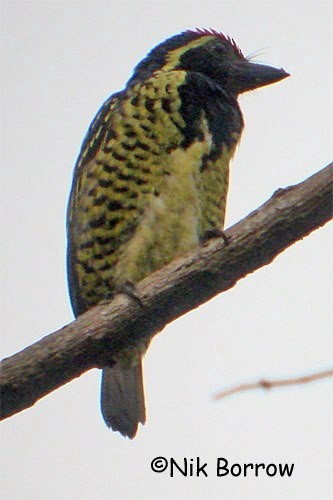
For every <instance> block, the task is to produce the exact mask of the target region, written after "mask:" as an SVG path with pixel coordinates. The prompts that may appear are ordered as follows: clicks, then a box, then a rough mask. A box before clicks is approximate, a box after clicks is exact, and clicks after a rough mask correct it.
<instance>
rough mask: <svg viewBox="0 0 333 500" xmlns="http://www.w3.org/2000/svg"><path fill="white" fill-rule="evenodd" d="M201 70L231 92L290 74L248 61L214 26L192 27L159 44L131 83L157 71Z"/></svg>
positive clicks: (237, 92) (265, 83)
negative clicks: (210, 28)
mask: <svg viewBox="0 0 333 500" xmlns="http://www.w3.org/2000/svg"><path fill="white" fill-rule="evenodd" d="M177 70H184V71H188V72H195V73H200V74H202V75H204V76H206V77H208V78H210V79H211V80H213V81H214V83H215V84H217V85H219V86H220V87H221V88H222V89H223V90H225V91H227V92H228V93H231V94H235V95H238V94H240V93H242V92H246V91H247V90H252V89H255V88H257V87H262V86H264V85H269V84H270V83H274V82H277V81H279V80H282V79H283V78H286V77H287V76H289V75H288V73H286V72H285V71H284V70H283V69H277V68H273V67H271V66H264V65H261V64H255V63H252V62H250V61H248V60H247V59H246V58H245V57H244V55H243V54H242V52H241V50H240V49H239V48H238V47H237V45H236V43H235V42H234V40H232V39H231V38H228V37H226V36H225V35H223V34H222V33H219V32H217V31H214V30H207V29H197V30H193V31H191V30H189V31H185V32H184V33H181V34H180V35H176V36H174V37H171V38H169V39H168V40H166V41H165V42H162V43H161V44H160V45H158V46H157V47H155V48H154V49H153V50H152V51H151V52H150V53H149V54H148V55H147V57H146V58H145V59H143V61H141V62H140V63H139V64H138V65H137V67H136V68H135V70H134V74H133V76H132V78H131V79H130V80H129V82H128V83H129V84H130V85H132V84H135V83H138V82H140V81H143V80H146V79H147V78H149V77H150V76H152V75H153V73H154V72H156V71H177Z"/></svg>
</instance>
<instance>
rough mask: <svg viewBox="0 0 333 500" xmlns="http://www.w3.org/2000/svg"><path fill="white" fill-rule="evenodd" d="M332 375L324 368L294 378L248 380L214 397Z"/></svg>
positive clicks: (221, 397)
mask: <svg viewBox="0 0 333 500" xmlns="http://www.w3.org/2000/svg"><path fill="white" fill-rule="evenodd" d="M330 377H333V369H332V370H324V371H321V372H316V373H312V374H311V375H303V376H302V377H295V378H282V379H279V380H267V379H261V380H258V381H257V382H248V383H245V384H239V385H235V386H233V387H229V388H228V389H225V390H224V391H221V392H218V393H217V394H216V395H215V396H214V399H223V398H226V397H228V396H232V395H233V394H236V393H238V392H245V391H252V390H255V389H266V390H268V389H274V388H276V387H286V386H290V385H303V384H308V383H310V382H316V381H317V380H321V379H323V378H330Z"/></svg>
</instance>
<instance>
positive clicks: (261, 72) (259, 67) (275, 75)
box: [228, 59, 290, 94]
mask: <svg viewBox="0 0 333 500" xmlns="http://www.w3.org/2000/svg"><path fill="white" fill-rule="evenodd" d="M229 75H230V81H228V86H229V88H232V90H233V91H234V92H235V93H236V94H241V93H242V92H247V91H248V90H254V89H256V88H258V87H263V86H265V85H270V84H271V83H275V82H278V81H280V80H283V79H284V78H287V76H290V75H289V73H287V72H286V71H285V70H284V69H282V68H280V69H278V68H273V67H272V66H265V65H264V64H255V63H252V62H249V61H247V60H246V59H245V60H243V61H239V62H237V63H233V64H232V65H231V67H230V68H229Z"/></svg>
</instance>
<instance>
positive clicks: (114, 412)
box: [101, 359, 146, 439]
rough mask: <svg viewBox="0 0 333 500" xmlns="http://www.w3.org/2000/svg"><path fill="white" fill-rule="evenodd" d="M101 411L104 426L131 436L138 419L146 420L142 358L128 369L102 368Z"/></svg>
mask: <svg viewBox="0 0 333 500" xmlns="http://www.w3.org/2000/svg"><path fill="white" fill-rule="evenodd" d="M101 410H102V415H103V418H104V420H105V423H106V425H107V426H108V427H111V428H112V430H114V431H119V432H120V433H121V434H122V435H123V436H127V437H129V438H130V439H133V438H134V436H135V434H136V432H137V430H138V425H139V422H141V423H142V424H144V423H145V422H146V410H145V398H144V390H143V379H142V359H140V361H139V363H138V364H137V365H135V366H132V367H131V368H128V369H125V368H122V367H120V366H119V365H118V366H117V365H116V366H114V367H112V368H104V370H103V374H102V393H101Z"/></svg>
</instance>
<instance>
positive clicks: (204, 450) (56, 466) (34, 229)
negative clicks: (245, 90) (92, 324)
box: [0, 0, 333, 500]
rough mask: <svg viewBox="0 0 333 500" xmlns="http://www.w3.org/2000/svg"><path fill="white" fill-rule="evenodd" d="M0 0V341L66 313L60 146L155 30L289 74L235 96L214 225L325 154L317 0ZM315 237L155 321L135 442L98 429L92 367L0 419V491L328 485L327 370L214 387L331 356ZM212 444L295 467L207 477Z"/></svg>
mask: <svg viewBox="0 0 333 500" xmlns="http://www.w3.org/2000/svg"><path fill="white" fill-rule="evenodd" d="M1 5H2V63H1V65H2V66H1V83H2V87H1V105H2V108H1V125H2V127H1V140H2V160H1V202H2V209H3V217H2V230H1V232H2V244H1V252H2V254H3V256H2V258H1V263H2V280H1V282H2V285H3V291H2V298H1V301H0V303H1V310H2V317H1V322H2V330H3V333H2V341H1V344H2V353H3V355H4V356H8V355H10V354H13V353H14V352H16V351H18V350H21V349H22V348H24V347H26V346H28V345H30V344H31V343H33V342H34V341H36V340H37V339H39V338H41V337H42V336H44V335H46V334H47V333H50V332H52V331H54V330H56V329H58V328H60V327H61V326H63V325H65V324H67V323H68V322H70V321H71V320H72V312H71V309H70V305H69V300H68V293H67V284H66V271H65V245H66V242H65V208H66V203H67V198H68V192H69V188H70V184H71V178H72V170H73V165H74V162H75V159H76V156H77V154H78V151H79V148H80V145H81V142H82V139H83V137H84V134H85V132H86V129H87V127H88V125H89V123H90V121H91V120H92V118H93V116H94V115H95V113H96V111H97V110H98V108H99V106H100V105H101V104H102V102H103V101H104V100H105V99H106V98H107V97H108V96H109V95H110V94H111V93H113V92H115V91H118V90H120V89H121V88H123V86H124V85H125V83H126V81H127V79H128V78H129V77H130V75H131V72H132V69H133V67H134V66H135V64H136V63H137V62H138V61H140V60H141V59H142V57H143V56H144V55H145V54H146V53H147V52H148V51H149V50H150V49H151V48H152V47H154V46H155V45H156V44H157V43H159V42H161V41H162V40H163V39H165V38H167V37H168V36H170V35H173V34H175V33H177V32H180V31H182V30H184V29H187V28H194V27H212V28H215V29H217V30H220V31H223V32H224V33H226V34H229V35H231V36H232V37H233V38H235V40H236V41H237V42H238V44H239V45H240V47H241V49H242V50H243V52H244V53H245V54H247V55H249V54H253V53H255V54H258V55H257V57H256V60H257V61H260V62H264V63H268V64H271V65H275V66H277V67H281V66H283V67H284V68H285V69H286V70H287V71H288V72H290V73H291V75H292V76H291V77H290V78H289V79H287V80H285V81H283V82H281V83H279V84H276V85H272V86H269V87H267V88H265V89H261V90H258V91H256V92H252V93H250V94H246V95H244V96H243V97H242V98H241V106H242V109H243V112H244V115H245V121H246V129H245V132H244V135H243V139H242V143H241V145H240V148H239V150H238V152H237V154H236V157H235V159H234V161H233V163H232V167H231V182H230V193H229V201H228V213H227V226H230V225H231V224H233V223H235V222H237V221H238V220H239V219H240V218H242V217H244V216H246V215H247V214H248V213H249V212H250V211H252V210H254V209H255V208H257V207H258V206H259V205H260V204H262V203H263V202H264V201H266V200H267V199H268V198H269V197H270V196H271V195H272V193H273V191H274V190H275V189H277V188H279V187H286V186H289V185H291V184H294V183H297V182H300V181H302V180H304V179H305V178H307V177H308V176H310V175H311V174H313V173H314V172H316V171H317V170H319V169H320V168H321V167H323V166H325V165H326V164H327V163H328V162H329V161H330V160H331V129H332V116H333V109H332V98H331V95H332V94H331V90H332V68H331V66H332V48H333V47H332V27H333V26H332V25H333V23H332V17H333V12H332V9H333V7H332V5H333V4H332V2H330V1H329V0H328V1H320V0H315V1H305V0H302V1H292V0H288V1H281V0H279V1H269V0H267V1H258V0H253V1H244V0H237V1H223V0H220V1H210V0H205V1H194V0H188V1H186V0H183V1H182V0H177V1H174V2H173V1H164V0H161V1H156V0H154V1H152V0H149V1H148V0H140V1H124V0H123V1H120V0H118V1H112V0H111V1H109V2H106V1H104V2H101V1H95V2H93V1H90V2H89V1H77V2H74V1H66V2H62V1H50V2H47V1H41V2H38V1H20V2H18V1H2V2H1ZM331 241H332V227H330V226H329V225H327V226H325V227H324V228H322V229H320V230H318V231H316V232H315V233H313V234H311V235H310V236H308V237H307V238H306V239H304V240H303V241H301V242H299V243H297V244H296V245H294V246H293V247H291V248H289V249H287V250H286V251H285V252H284V253H283V254H282V255H280V256H279V257H278V258H277V259H276V260H275V261H274V262H273V263H272V264H271V265H270V266H268V267H266V268H264V269H261V270H259V271H258V272H256V273H254V274H253V275H251V276H248V277H247V278H246V279H244V280H243V281H241V282H240V283H239V284H238V285H237V286H236V287H234V288H233V289H232V290H230V291H229V292H227V293H224V294H222V295H220V296H219V297H217V298H215V299H214V300H212V301H210V302H209V303H208V304H205V305H204V306H202V307H201V308H199V309H197V310H196V311H194V312H192V313H190V314H187V315H186V316H185V317H183V318H181V319H179V320H178V321H176V322H175V323H173V324H172V325H170V326H169V327H168V328H166V329H165V330H164V331H163V332H162V333H161V334H159V335H158V336H157V338H156V339H155V340H154V342H153V344H152V346H151V348H150V349H149V352H148V354H147V355H146V358H145V364H144V369H145V388H146V404H147V414H148V421H147V424H146V426H145V427H141V428H140V430H139V432H138V435H137V437H136V438H135V440H133V441H129V440H127V439H124V438H122V437H121V436H120V435H119V434H118V433H117V434H116V433H113V432H111V431H109V430H108V429H107V428H106V427H105V425H104V423H103V421H102V419H101V416H100V412H99V383H100V381H99V379H100V373H99V372H98V371H97V370H92V371H90V372H89V373H86V374H85V375H83V376H82V377H81V378H80V379H77V380H75V381H73V382H71V383H70V384H67V385H66V386H65V387H62V388H60V389H59V390H57V391H56V392H53V393H52V394H51V395H49V396H47V397H45V398H44V399H42V400H41V401H39V402H38V403H37V404H36V405H35V406H34V407H33V408H30V409H28V410H26V411H24V412H22V413H20V414H18V415H16V416H14V417H12V418H11V419H8V420H7V421H5V422H4V423H3V424H2V426H1V429H2V433H1V448H2V451H1V455H2V462H3V464H2V486H1V494H0V496H1V498H2V499H4V500H76V499H80V500H81V499H82V500H90V499H91V500H93V499H100V500H108V499H117V500H154V499H159V500H169V499H173V498H179V499H185V500H187V499H189V500H192V499H193V500H210V499H211V500H213V499H220V498H223V499H236V500H251V499H255V500H260V499H268V498H269V499H271V500H280V499H286V500H298V499H302V500H310V499H311V500H313V499H316V500H328V499H329V498H333V491H332V490H333V487H332V466H333V461H332V455H333V438H332V436H333V424H332V414H333V398H332V395H333V391H332V381H323V382H318V383H315V384H312V385H309V386H304V387H301V388H296V387H295V388H289V389H283V390H274V391H271V392H269V393H263V392H260V391H258V392H251V393H246V394H245V393H244V394H240V395H238V396H234V397H232V398H229V399H226V400H224V401H221V402H214V401H213V400H212V396H213V394H214V393H215V392H217V391H219V390H220V389H222V388H224V387H227V386H229V385H230V384H234V383H238V382H243V381H254V380H257V379H258V378H260V377H273V378H274V377H285V376H293V375H294V376H296V375H302V374H305V373H309V372H313V371H316V370H321V369H325V368H328V367H330V364H331V363H332V354H333V345H332V340H331V331H330V329H331V326H332V313H331V309H330V307H331V306H332V257H331V250H332V245H331V249H330V248H329V246H330V243H331ZM330 301H331V303H330ZM156 456H165V457H174V458H175V459H176V460H178V461H180V462H181V460H182V459H183V457H187V458H189V459H190V458H195V457H201V460H202V461H203V462H208V468H207V472H208V473H209V477H208V478H204V477H199V478H196V477H187V478H185V477H182V476H181V475H180V474H176V476H175V477H174V478H170V477H169V475H168V473H167V472H165V473H161V474H156V473H154V472H152V471H151V468H150V463H151V461H152V459H153V458H154V457H156ZM217 457H225V458H227V459H228V460H229V462H230V463H244V462H245V463H248V462H252V463H253V462H254V463H256V462H257V463H260V462H264V463H266V464H268V463H279V462H282V463H286V462H287V463H294V464H295V469H294V474H293V476H292V478H283V479H282V478H278V477H275V478H269V477H267V476H266V475H265V474H262V475H261V476H260V477H259V478H256V477H254V476H251V477H247V478H244V477H238V478H236V477H230V476H228V477H225V478H217V477H216V473H215V462H216V459H217Z"/></svg>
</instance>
